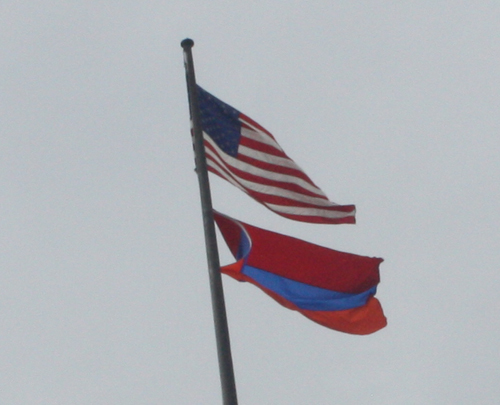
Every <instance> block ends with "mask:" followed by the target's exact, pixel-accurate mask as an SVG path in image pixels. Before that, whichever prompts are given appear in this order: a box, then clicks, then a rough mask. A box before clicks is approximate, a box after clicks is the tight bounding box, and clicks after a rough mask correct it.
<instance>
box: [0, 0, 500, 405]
mask: <svg viewBox="0 0 500 405" xmlns="http://www.w3.org/2000/svg"><path fill="white" fill-rule="evenodd" d="M403 3H404V4H403ZM499 21H500V3H498V2H497V1H485V0H478V1H474V2H464V1H456V2H452V1H432V2H430V1H415V2H395V1H376V2H375V1H371V2H368V1H357V2H352V1H326V0H324V1H312V2H303V1H287V2H278V1H255V2H234V1H233V2H230V1H218V0H214V1H201V0H193V1H175V0H174V1H147V0H146V1H141V2H132V1H120V2H118V1H86V2H76V1H50V0H48V1H43V2H42V1H24V0H16V1H9V0H6V1H2V2H1V4H0V193H1V199H0V403H1V404H6V405H18V404H19V405H32V404H33V405H35V404H36V405H38V404H40V405H41V404H47V405H54V404H61V405H67V404H75V405H80V404H81V405H87V404H103V405H104V404H106V405H107V404H120V405H128V404H130V405H136V404H186V405H190V404H218V403H220V401H221V393H220V384H219V375H218V366H217V357H216V350H215V337H214V331H213V321H212V310H211V304H210V293H209V286H208V274H207V270H206V267H207V265H206V258H205V250H204V241H203V231H202V222H201V209H200V204H199V195H198V185H197V179H196V176H195V173H194V170H193V169H194V162H193V155H192V146H191V140H190V135H189V114H188V105H187V96H186V84H185V77H184V67H183V58H182V49H181V47H180V41H181V40H182V39H184V38H186V37H190V38H192V39H193V40H194V41H195V47H194V48H193V52H194V59H195V64H196V74H197V79H198V82H199V83H200V84H201V85H202V86H204V87H205V88H206V89H207V90H208V91H210V92H211V93H213V94H214V95H216V96H217V97H219V98H221V99H222V100H224V101H225V102H227V103H229V104H231V105H232V106H234V107H235V108H238V109H239V110H241V111H242V112H244V113H245V114H247V115H248V116H250V117H251V118H253V119H254V120H256V121H257V122H259V123H260V124H261V125H263V126H264V127H266V128H267V129H268V130H269V131H271V132H272V133H273V134H274V135H275V137H276V138H277V139H278V141H279V142H280V144H281V146H282V147H283V148H284V149H285V151H286V152H287V153H288V155H289V156H291V157H292V158H293V159H294V160H295V161H296V162H297V163H298V164H299V165H300V166H301V167H302V168H303V169H304V170H305V171H306V173H307V174H308V175H309V176H310V177H311V178H312V179H313V181H314V182H315V183H316V184H318V186H320V187H321V188H322V189H323V190H324V191H325V192H326V194H327V195H328V196H329V197H330V198H331V199H332V200H333V201H335V202H338V203H340V204H350V203H354V204H356V206H357V210H358V214H357V222H358V223H357V225H354V226H352V225H337V226H335V225H332V226H320V225H312V224H303V223H298V222H293V221H290V220H287V219H284V218H282V217H279V216H277V215H275V214H273V213H271V212H270V211H267V210H266V209H265V208H263V207H262V206H260V205H259V204H257V203H256V202H254V201H253V200H251V199H249V198H248V197H247V196H245V195H243V193H241V192H240V191H239V190H236V189H235V188H234V187H232V186H231V185H229V184H228V183H225V182H223V181H222V180H219V179H215V178H214V177H212V188H213V200H214V206H215V208H217V209H218V210H220V211H222V212H224V213H226V214H228V215H231V216H233V217H236V218H239V219H241V220H244V221H245V222H249V223H251V224H254V225H256V226H260V227H264V228H267V229H271V230H273V231H276V232H281V233H286V234H288V235H292V236H295V237H298V238H301V239H305V240H307V241H310V242H314V243H318V244H321V245H323V246H327V247H330V248H333V249H337V250H343V251H347V252H351V253H357V254H363V255H368V256H379V257H383V258H384V259H385V261H384V263H383V264H382V265H381V277H382V282H381V284H380V287H379V289H378V293H377V296H378V298H379V299H380V301H381V303H382V305H383V307H384V310H385V314H386V316H387V318H388V322H389V324H388V326H387V328H385V329H383V330H382V331H380V332H377V333H375V334H373V335H370V336H361V337H360V336H352V335H347V334H342V333H339V332H335V331H332V330H329V329H326V328H322V327H321V326H319V325H317V324H315V323H313V322H311V321H309V320H307V319H306V318H304V317H302V316H300V315H299V314H297V313H295V312H292V311H289V310H286V309H285V308H283V307H281V306H279V305H278V304H277V303H275V302H274V301H273V300H272V299H270V298H269V297H267V296H266V295H265V294H263V293H262V292H261V291H259V290H258V289H257V288H255V287H253V286H251V285H247V284H242V283H237V282H236V281H234V280H232V279H229V278H227V277H225V278H224V288H225V293H226V305H227V310H228V318H229V328H230V333H231V339H232V345H233V361H234V365H235V372H236V383H237V389H238V395H239V400H240V403H241V404H244V405H250V404H254V405H260V404H271V405H279V404H283V405H290V404H294V405H295V404H297V405H304V404H315V405H330V404H368V403H370V404H380V405H392V404H398V405H399V404H401V405H408V404H418V405H420V404H439V405H442V404H453V405H456V404H472V403H474V404H495V403H497V402H498V398H500V385H499V384H498V382H499V380H500V351H499V349H498V342H499V338H500V336H499V335H500V305H499V299H498V290H499V287H500V272H499V270H500V268H499V263H500V249H499V246H500V236H499V225H500V210H499V200H500V163H499V152H500V136H499V130H500V115H499V107H500V77H499V71H500V70H499V65H500V24H499ZM220 247H221V249H220V250H221V261H222V263H223V264H227V263H230V262H231V260H232V258H231V256H230V254H229V253H228V251H227V249H226V248H225V246H224V244H223V241H222V240H221V241H220Z"/></svg>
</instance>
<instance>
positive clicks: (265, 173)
mask: <svg viewBox="0 0 500 405" xmlns="http://www.w3.org/2000/svg"><path fill="white" fill-rule="evenodd" d="M204 139H205V141H207V142H208V143H209V144H210V145H211V146H212V147H213V148H214V149H215V150H216V151H217V153H218V155H219V156H220V157H221V158H222V159H223V160H224V162H225V163H227V164H228V165H230V166H232V167H234V168H236V169H239V170H242V171H244V172H247V173H250V174H254V175H256V176H259V177H262V178H265V179H269V180H274V181H281V182H283V183H290V184H296V185H297V186H299V187H302V188H303V189H305V190H308V191H310V192H311V193H314V194H316V195H318V196H320V197H324V198H326V195H325V193H323V191H322V190H320V189H319V188H317V187H315V186H314V185H312V184H311V183H309V182H307V181H306V180H304V179H301V178H300V177H296V176H290V175H288V174H281V173H276V172H271V171H269V170H264V169H261V168H260V167H256V166H254V165H251V164H250V163H246V162H242V161H241V160H238V159H236V158H235V157H233V156H231V155H228V154H227V153H225V152H224V151H223V150H222V149H220V148H219V146H218V145H217V144H216V143H215V142H214V141H213V139H212V138H210V137H209V136H205V137H204ZM207 153H209V150H208V149H207Z"/></svg>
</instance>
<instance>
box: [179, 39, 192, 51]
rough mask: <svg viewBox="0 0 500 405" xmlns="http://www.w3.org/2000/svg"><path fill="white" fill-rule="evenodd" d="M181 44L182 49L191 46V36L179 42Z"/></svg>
mask: <svg viewBox="0 0 500 405" xmlns="http://www.w3.org/2000/svg"><path fill="white" fill-rule="evenodd" d="M181 46H182V47H183V48H184V49H188V48H192V47H193V46H194V41H193V40H192V39H191V38H186V39H184V40H183V41H182V42H181Z"/></svg>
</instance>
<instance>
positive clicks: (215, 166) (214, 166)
mask: <svg viewBox="0 0 500 405" xmlns="http://www.w3.org/2000/svg"><path fill="white" fill-rule="evenodd" d="M207 165H208V166H209V167H211V168H212V169H214V170H215V171H216V172H217V173H219V176H221V177H222V178H223V179H225V180H227V181H228V182H229V183H231V184H232V185H233V186H235V187H237V188H239V189H240V190H241V191H243V192H245V193H246V192H247V191H246V190H245V188H244V187H243V186H242V185H241V184H238V182H237V181H236V180H234V179H233V178H232V177H231V176H230V175H229V174H227V173H226V172H225V171H224V170H222V169H221V168H220V167H219V165H218V164H217V163H215V162H214V161H213V160H210V159H207Z"/></svg>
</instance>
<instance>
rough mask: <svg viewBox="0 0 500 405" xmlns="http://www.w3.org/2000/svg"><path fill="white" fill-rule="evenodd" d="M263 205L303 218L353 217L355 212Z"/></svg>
mask: <svg viewBox="0 0 500 405" xmlns="http://www.w3.org/2000/svg"><path fill="white" fill-rule="evenodd" d="M264 205H265V206H266V207H268V208H269V209H270V210H272V211H276V212H281V213H284V214H292V215H303V216H306V215H307V216H315V217H324V218H345V217H351V216H354V214H355V213H356V210H352V211H351V212H342V211H330V210H324V209H321V208H303V207H290V206H286V205H276V204H268V203H264Z"/></svg>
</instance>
